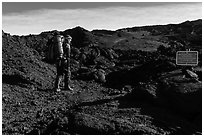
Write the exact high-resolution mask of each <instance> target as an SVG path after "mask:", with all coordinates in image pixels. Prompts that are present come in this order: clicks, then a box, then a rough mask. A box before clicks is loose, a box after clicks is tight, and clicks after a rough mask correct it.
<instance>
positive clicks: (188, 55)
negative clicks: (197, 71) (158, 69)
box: [176, 51, 198, 66]
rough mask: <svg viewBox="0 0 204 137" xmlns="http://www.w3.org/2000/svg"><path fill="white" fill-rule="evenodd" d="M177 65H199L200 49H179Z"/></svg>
mask: <svg viewBox="0 0 204 137" xmlns="http://www.w3.org/2000/svg"><path fill="white" fill-rule="evenodd" d="M176 65H183V66H196V65H198V51H177V52H176Z"/></svg>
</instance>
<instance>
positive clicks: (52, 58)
mask: <svg viewBox="0 0 204 137" xmlns="http://www.w3.org/2000/svg"><path fill="white" fill-rule="evenodd" d="M58 37H59V36H58ZM60 37H61V40H62V36H60ZM57 42H58V41H57V38H56V37H52V38H51V39H49V40H48V42H47V52H46V61H47V62H48V63H51V64H53V63H55V62H56V59H57V54H58V53H57V51H58V49H56V48H57V46H56V44H57ZM62 50H63V49H62Z"/></svg>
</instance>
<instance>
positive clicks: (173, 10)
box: [2, 2, 202, 35]
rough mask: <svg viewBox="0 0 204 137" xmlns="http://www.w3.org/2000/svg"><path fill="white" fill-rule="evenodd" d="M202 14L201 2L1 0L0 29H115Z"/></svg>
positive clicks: (30, 31)
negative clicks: (44, 0)
mask: <svg viewBox="0 0 204 137" xmlns="http://www.w3.org/2000/svg"><path fill="white" fill-rule="evenodd" d="M201 18H202V3H201V2H111V3H110V2H3V3H2V29H3V30H4V32H6V33H10V34H11V35H29V34H40V33H41V32H43V31H51V30H59V31H64V30H66V29H71V28H74V27H76V26H81V27H83V28H85V29H87V30H89V31H91V30H93V29H107V30H117V29H121V28H127V27H135V26H146V25H165V24H170V23H173V24H177V23H181V22H184V21H186V20H190V21H191V20H196V19H201Z"/></svg>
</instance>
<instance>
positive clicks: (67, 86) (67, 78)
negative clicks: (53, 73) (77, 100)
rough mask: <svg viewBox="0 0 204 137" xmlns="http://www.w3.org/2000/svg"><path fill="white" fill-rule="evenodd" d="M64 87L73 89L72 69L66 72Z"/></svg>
mask: <svg viewBox="0 0 204 137" xmlns="http://www.w3.org/2000/svg"><path fill="white" fill-rule="evenodd" d="M64 82H65V83H64V84H65V85H64V86H65V87H64V88H65V89H66V90H73V89H72V88H71V86H70V83H71V72H70V71H67V72H66V73H65V79H64Z"/></svg>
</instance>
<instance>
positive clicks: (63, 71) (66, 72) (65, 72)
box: [55, 59, 71, 89]
mask: <svg viewBox="0 0 204 137" xmlns="http://www.w3.org/2000/svg"><path fill="white" fill-rule="evenodd" d="M56 67H57V76H56V79H55V88H56V89H59V88H60V83H61V81H62V78H63V77H64V88H65V89H67V88H68V87H69V85H70V82H71V80H70V79H71V71H70V67H69V64H68V61H67V60H66V59H61V60H57V62H56Z"/></svg>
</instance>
